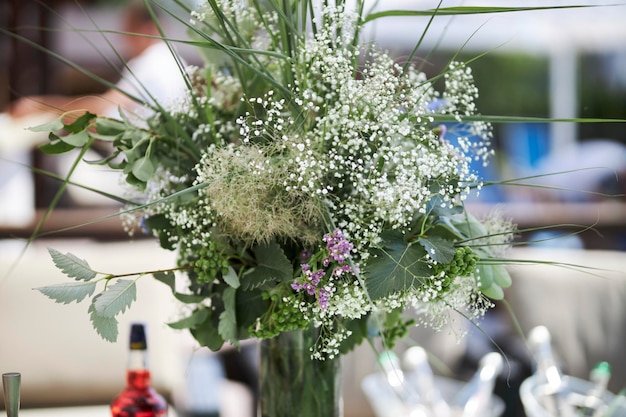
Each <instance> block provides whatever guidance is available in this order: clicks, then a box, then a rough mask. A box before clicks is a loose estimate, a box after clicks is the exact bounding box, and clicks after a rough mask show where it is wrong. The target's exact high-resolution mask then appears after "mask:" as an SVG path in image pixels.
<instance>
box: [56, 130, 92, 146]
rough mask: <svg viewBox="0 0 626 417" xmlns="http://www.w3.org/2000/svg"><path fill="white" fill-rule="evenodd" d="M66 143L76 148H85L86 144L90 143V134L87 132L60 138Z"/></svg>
mask: <svg viewBox="0 0 626 417" xmlns="http://www.w3.org/2000/svg"><path fill="white" fill-rule="evenodd" d="M59 138H60V139H61V140H62V141H63V142H64V143H67V144H68V145H71V146H73V147H75V148H78V147H80V146H85V144H86V143H87V142H88V141H89V134H88V133H87V132H86V131H82V132H77V133H73V134H71V135H66V136H60V137H59Z"/></svg>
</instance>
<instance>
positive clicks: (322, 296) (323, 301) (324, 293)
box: [317, 288, 331, 310]
mask: <svg viewBox="0 0 626 417" xmlns="http://www.w3.org/2000/svg"><path fill="white" fill-rule="evenodd" d="M330 295H331V292H330V291H328V290H327V289H326V288H320V290H319V293H318V294H317V302H318V303H320V307H322V310H326V309H327V308H328V301H329V300H330Z"/></svg>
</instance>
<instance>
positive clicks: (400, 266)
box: [364, 232, 432, 300]
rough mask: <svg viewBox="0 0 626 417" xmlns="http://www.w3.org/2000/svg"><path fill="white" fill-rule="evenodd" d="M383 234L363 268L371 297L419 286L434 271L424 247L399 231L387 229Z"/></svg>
mask: <svg viewBox="0 0 626 417" xmlns="http://www.w3.org/2000/svg"><path fill="white" fill-rule="evenodd" d="M381 237H382V242H381V244H380V246H379V248H377V249H374V250H372V259H371V260H370V261H369V262H368V263H367V266H366V268H365V271H364V272H365V274H366V276H367V277H368V278H367V289H368V292H369V295H370V297H371V298H372V300H377V299H380V298H384V297H386V296H388V295H390V294H393V293H395V292H404V291H408V290H410V289H411V288H416V287H418V286H419V285H420V284H421V283H422V282H423V281H424V280H425V279H426V278H428V277H430V276H431V274H432V271H431V269H430V266H429V264H428V262H427V261H426V259H425V257H424V256H425V255H426V250H425V249H424V247H423V246H421V245H417V244H413V243H410V242H407V240H406V239H405V238H404V236H403V235H402V234H401V233H400V232H387V233H385V234H384V235H383V236H381Z"/></svg>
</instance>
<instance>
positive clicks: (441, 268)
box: [433, 246, 480, 285]
mask: <svg viewBox="0 0 626 417" xmlns="http://www.w3.org/2000/svg"><path fill="white" fill-rule="evenodd" d="M479 259H480V258H479V257H478V255H476V254H475V253H474V251H473V250H472V248H470V247H469V246H460V247H458V248H457V249H456V252H455V253H454V257H453V258H452V260H451V261H450V262H449V263H447V264H437V265H435V266H434V267H433V269H434V271H435V275H439V274H441V272H444V274H445V276H446V278H447V279H448V280H450V282H452V280H453V279H454V278H456V277H467V276H470V275H471V274H472V272H474V269H476V263H477V262H478V260H479ZM450 282H446V284H447V285H449V284H450Z"/></svg>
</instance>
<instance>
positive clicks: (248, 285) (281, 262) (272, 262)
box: [241, 242, 293, 290]
mask: <svg viewBox="0 0 626 417" xmlns="http://www.w3.org/2000/svg"><path fill="white" fill-rule="evenodd" d="M253 251H254V255H255V258H256V260H257V266H256V267H255V268H254V269H251V270H250V271H248V272H246V273H245V274H244V275H243V277H242V278H241V286H242V288H243V289H244V290H252V289H256V288H259V287H261V286H263V285H264V284H265V283H267V282H269V281H274V282H289V281H290V280H291V279H292V278H293V267H292V266H291V262H289V259H287V256H285V253H284V252H283V250H282V248H281V247H280V245H278V244H277V243H275V242H272V243H270V244H262V245H259V246H256V247H255V248H254V250H253Z"/></svg>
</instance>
